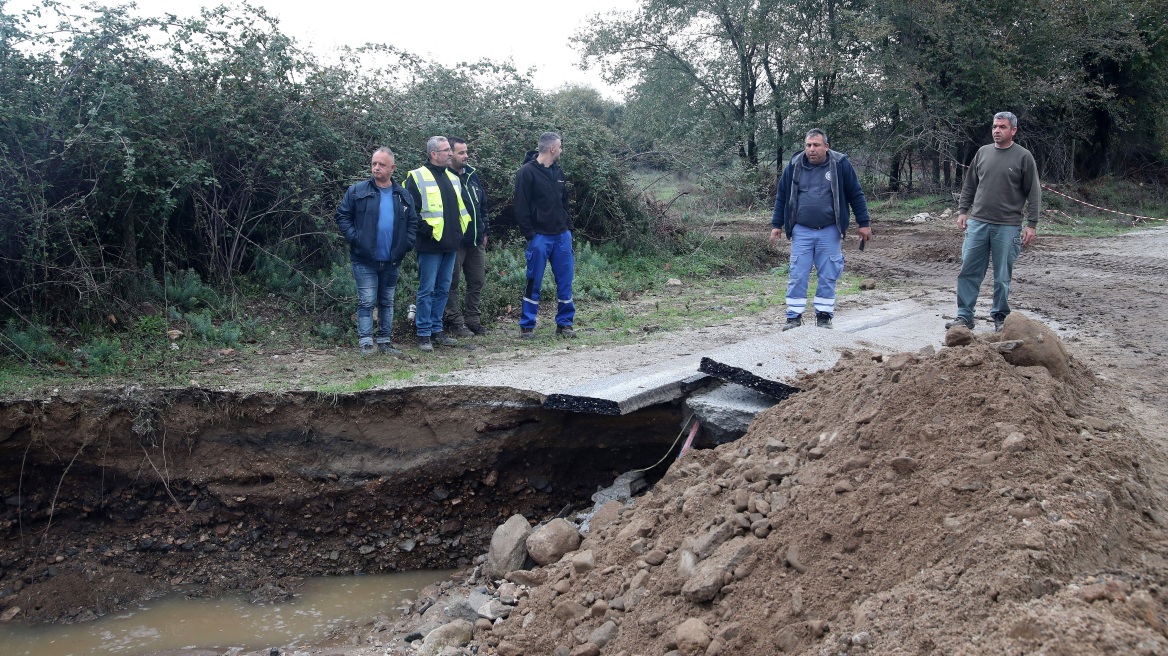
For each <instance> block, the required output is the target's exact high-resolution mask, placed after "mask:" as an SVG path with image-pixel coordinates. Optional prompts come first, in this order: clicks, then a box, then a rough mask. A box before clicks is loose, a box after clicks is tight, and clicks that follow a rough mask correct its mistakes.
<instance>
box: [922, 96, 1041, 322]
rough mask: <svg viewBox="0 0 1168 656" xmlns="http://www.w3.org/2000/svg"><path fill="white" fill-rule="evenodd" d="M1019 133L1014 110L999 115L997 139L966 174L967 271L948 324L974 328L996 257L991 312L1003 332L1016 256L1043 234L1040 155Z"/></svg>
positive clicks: (960, 212) (960, 220)
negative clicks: (1032, 151) (1020, 141)
mask: <svg viewBox="0 0 1168 656" xmlns="http://www.w3.org/2000/svg"><path fill="white" fill-rule="evenodd" d="M1017 132H1018V117H1017V116H1014V115H1013V114H1012V113H1010V112H998V113H997V114H994V125H993V138H994V143H992V144H987V145H985V146H982V147H981V148H980V149H978V151H977V154H976V155H974V157H973V162H972V163H970V165H969V172H968V173H966V175H965V184H964V185H963V186H962V187H961V199H960V200H959V201H958V204H957V227H958V228H961V229H962V230H964V231H965V242H964V243H963V244H962V246H961V273H960V274H959V275H958V276H957V319H956V320H954V321H950V322H949V323H947V324H945V327H946V328H952V327H953V326H955V325H962V326H965V327H966V328H969V329H970V330H973V308H974V306H975V305H976V304H977V292H978V290H979V289H981V282H982V280H984V279H985V274H986V266H987V265H988V264H989V263H990V262H993V265H994V304H993V306H991V308H990V316H991V318H992V319H993V320H994V331H995V332H1000V331H1001V330H1002V323H1003V322H1005V320H1006V315H1008V314H1010V304H1009V302H1008V301H1007V297H1008V296H1009V295H1010V280H1011V278H1012V277H1013V271H1014V260H1016V259H1017V258H1018V255H1019V254H1020V253H1021V252H1022V248H1023V247H1024V246H1029V245H1030V244H1031V243H1033V242H1034V240H1035V239H1036V238H1037V237H1038V232H1037V230H1036V226H1037V225H1038V213H1039V211H1040V210H1041V209H1042V185H1041V184H1040V183H1039V181H1038V166H1037V165H1036V164H1035V163H1034V156H1033V155H1031V154H1030V151H1029V150H1026V149H1025V148H1023V147H1022V146H1019V145H1018V144H1016V143H1014V135H1015V134H1017ZM1023 211H1025V218H1026V226H1025V227H1023V226H1022V218H1023Z"/></svg>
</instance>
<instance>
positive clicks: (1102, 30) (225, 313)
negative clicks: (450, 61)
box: [0, 0, 1168, 393]
mask: <svg viewBox="0 0 1168 656" xmlns="http://www.w3.org/2000/svg"><path fill="white" fill-rule="evenodd" d="M831 7H832V8H833V10H832V11H827V6H826V5H824V4H823V3H821V2H818V0H810V1H808V2H804V1H802V0H782V1H771V2H758V1H757V0H751V1H749V2H747V1H732V2H728V3H721V4H710V3H701V2H695V1H693V0H662V1H660V2H657V1H654V2H648V1H647V0H644V1H642V2H640V3H639V7H638V9H637V10H636V11H635V12H633V13H631V14H630V15H628V16H625V17H619V16H616V15H614V16H609V17H605V18H603V19H598V20H596V21H592V22H591V23H590V26H589V27H587V28H585V29H584V30H583V31H582V32H580V33H579V34H578V35H577V36H576V40H577V43H578V44H579V45H580V47H581V49H582V53H583V55H584V57H585V60H586V61H588V62H592V63H594V64H597V65H599V66H601V68H602V69H603V70H604V72H605V73H606V74H607V75H608V76H609V77H610V78H611V79H613V80H636V82H635V84H634V86H633V87H632V91H631V93H630V94H629V95H628V97H627V98H625V99H624V100H623V101H621V102H618V101H613V100H609V99H606V98H604V97H602V96H601V95H600V94H599V93H598V92H596V91H595V90H592V89H587V88H578V87H569V88H563V89H560V90H557V91H555V92H550V93H549V92H545V91H541V90H539V89H537V88H535V87H534V85H533V84H532V82H531V79H530V78H529V77H528V76H527V75H526V74H524V73H522V72H519V71H517V70H515V69H514V68H513V67H511V66H510V65H506V64H498V63H494V62H489V61H480V62H477V63H474V64H468V65H462V66H459V67H457V68H448V67H444V66H440V65H437V64H434V63H431V62H427V61H426V60H424V59H421V58H419V57H417V56H414V55H412V54H410V53H406V52H401V51H399V50H396V49H394V48H393V47H391V46H385V45H370V46H365V47H362V48H357V49H353V50H350V51H347V52H346V53H345V54H344V56H343V57H342V58H341V61H340V63H338V64H325V63H322V62H320V61H318V60H317V59H316V58H315V57H314V56H312V55H311V54H310V53H308V52H306V51H303V50H301V49H300V48H299V46H298V45H297V44H296V43H295V41H293V40H292V39H290V38H288V37H287V36H285V35H283V34H282V33H281V32H280V31H279V30H278V29H277V26H276V24H275V21H273V20H272V19H270V18H269V17H268V16H267V15H266V14H265V13H264V12H263V10H261V9H258V8H255V7H250V6H247V5H243V6H241V7H238V8H223V7H220V8H215V9H206V10H204V11H203V12H202V14H201V15H200V16H199V17H198V18H197V19H189V20H188V19H177V18H172V17H165V18H146V19H140V18H136V17H134V16H133V15H132V13H131V12H130V11H129V10H128V9H127V8H125V7H99V6H93V7H89V8H86V9H83V10H78V11H77V12H76V13H75V15H74V14H71V13H70V11H69V10H67V9H64V8H63V7H61V6H60V5H58V4H57V3H55V2H51V1H50V0H41V2H40V5H39V6H37V7H35V8H34V9H32V10H30V11H27V12H22V13H16V12H14V11H13V10H10V9H9V8H8V6H7V5H5V4H4V3H3V2H0V230H3V233H4V234H5V236H6V237H7V238H6V239H5V240H4V242H3V243H2V244H0V259H2V260H3V264H4V266H2V267H0V300H2V301H3V302H2V303H0V326H3V328H2V329H0V391H3V392H7V393H17V392H20V391H25V390H29V389H34V388H45V387H47V388H52V387H54V386H57V385H82V386H83V385H94V386H97V385H111V384H119V383H125V382H129V381H134V382H142V383H146V384H155V385H164V386H174V385H177V386H186V385H199V386H208V387H212V386H223V387H229V388H230V387H240V386H250V387H258V388H267V389H275V390H280V389H287V388H292V387H295V388H300V389H317V390H320V391H321V392H322V393H340V392H342V391H355V390H360V389H369V388H372V387H376V386H380V385H387V384H392V383H394V382H398V381H403V380H413V379H418V378H419V377H420V378H423V379H426V380H434V379H435V377H440V376H441V375H442V374H443V373H444V372H449V371H452V370H454V369H456V368H460V367H463V366H468V365H471V366H473V364H474V360H475V358H477V357H478V356H480V355H490V354H491V353H493V352H495V351H498V350H502V349H514V348H515V347H516V346H517V345H518V344H519V341H518V338H517V337H516V336H514V335H511V336H508V335H507V333H509V332H511V331H513V328H512V326H513V325H514V323H513V322H514V320H515V318H516V317H517V314H518V309H519V305H520V299H521V297H522V294H523V289H524V285H525V271H524V269H525V267H524V252H523V249H524V244H523V243H522V242H523V240H522V239H520V238H519V237H518V236H517V235H516V233H515V230H514V220H513V216H512V211H513V208H512V207H511V198H510V194H511V190H512V187H511V176H512V173H513V172H514V170H515V168H516V167H517V166H518V165H519V163H520V162H521V161H522V159H523V156H524V152H525V151H526V150H527V149H528V148H530V147H532V145H533V144H534V141H535V139H536V137H537V136H538V135H539V134H540V133H541V132H543V131H545V130H549V129H550V130H557V131H559V132H561V133H563V135H564V140H565V146H566V147H567V152H568V155H567V156H566V157H565V158H564V160H563V162H562V163H563V165H564V167H565V169H566V172H567V176H568V179H569V181H570V194H571V214H572V216H573V220H574V222H575V233H574V236H575V239H576V255H577V267H576V279H575V290H574V294H575V297H576V299H577V302H578V306H579V309H580V310H579V315H578V328H580V329H581V331H580V332H581V337H580V339H579V340H578V341H577V342H575V343H576V344H578V345H583V346H587V345H593V344H602V343H607V342H618V343H619V342H622V341H628V340H630V339H632V336H636V335H643V334H645V333H652V332H656V331H658V330H673V329H678V328H681V327H688V326H704V325H714V324H717V323H722V322H726V321H729V320H730V319H731V318H736V317H744V316H751V315H758V314H768V313H773V312H776V311H777V310H778V308H779V307H780V306H781V305H782V302H783V287H784V285H785V276H786V263H785V262H783V261H780V258H779V257H778V250H776V249H775V248H774V247H773V246H771V245H770V244H769V242H768V239H767V233H768V230H769V221H768V219H769V216H770V212H771V203H773V198H774V193H775V189H774V185H775V183H776V180H775V178H776V173H777V172H778V168H779V166H781V165H782V164H783V163H784V162H785V161H786V159H787V158H788V157H789V156H790V155H791V153H792V152H794V151H795V150H796V149H798V148H799V147H800V143H801V136H802V134H803V131H804V130H805V129H806V128H807V127H810V126H811V125H821V126H823V127H825V128H826V129H828V131H829V133H830V134H831V135H832V136H833V138H832V145H833V146H836V147H837V148H838V149H840V150H843V151H846V152H849V153H851V156H852V159H853V161H854V162H855V163H856V165H857V169H858V171H859V173H860V175H861V179H862V182H863V184H864V186H865V189H866V191H867V193H868V198H869V202H870V207H871V209H872V212H873V214H874V215H876V216H877V217H878V218H880V219H883V220H902V219H907V218H908V217H911V216H912V215H913V214H917V213H919V212H924V211H927V212H931V213H934V214H937V213H940V212H941V211H942V210H944V209H945V208H947V207H948V208H952V206H953V193H954V191H955V190H956V189H957V188H958V187H959V185H960V176H961V168H960V166H958V165H955V163H959V162H962V161H966V160H968V159H969V157H970V156H971V155H972V152H973V150H974V149H975V148H976V147H977V146H978V145H979V144H980V143H982V142H984V141H985V138H986V134H987V132H988V130H987V125H988V123H989V116H990V115H991V114H992V113H993V112H994V111H997V110H1000V109H1009V110H1012V111H1015V112H1016V113H1018V114H1019V115H1020V116H1022V121H1023V124H1022V125H1023V128H1022V131H1021V132H1020V133H1019V135H1020V141H1021V143H1022V144H1023V145H1025V146H1027V147H1028V148H1031V150H1033V151H1034V152H1035V154H1036V156H1037V157H1038V159H1039V163H1040V167H1041V170H1042V175H1043V178H1044V180H1045V181H1047V182H1048V183H1050V181H1054V182H1055V184H1054V188H1055V189H1057V190H1059V191H1062V192H1064V193H1067V194H1068V195H1070V196H1072V197H1074V198H1078V199H1082V200H1085V201H1087V202H1089V203H1093V204H1096V205H1101V206H1103V207H1108V208H1113V209H1117V210H1120V211H1124V212H1130V213H1133V214H1141V215H1148V216H1153V217H1158V218H1168V193H1166V192H1165V187H1164V180H1165V179H1168V176H1166V168H1165V158H1166V153H1168V114H1166V113H1165V112H1166V111H1168V110H1166V109H1165V108H1168V102H1164V101H1165V100H1168V98H1166V97H1165V94H1166V93H1168V91H1166V90H1168V77H1166V75H1168V45H1166V44H1168V39H1166V38H1165V37H1166V36H1168V33H1166V32H1165V30H1166V29H1168V27H1165V26H1168V20H1166V19H1168V15H1166V14H1165V5H1164V4H1163V3H1153V2H1145V1H1143V0H1134V1H1124V2H1120V3H1119V4H1115V3H1113V4H1112V5H1109V6H1108V7H1105V8H1102V9H1099V8H1093V9H1091V10H1090V11H1089V10H1087V9H1084V7H1085V5H1083V6H1080V4H1075V3H1065V2H1057V1H1056V0H1040V1H1039V2H1038V3H1037V4H1034V5H1027V6H1025V7H1021V6H1018V5H1016V4H1003V3H997V4H995V3H990V4H988V5H987V4H985V3H981V4H978V5H969V6H966V5H957V4H953V3H948V4H946V3H924V4H922V3H919V2H912V1H908V2H892V3H885V4H882V5H876V4H872V3H864V2H860V3H852V4H850V5H848V6H847V8H846V10H841V11H835V10H834V8H837V7H836V6H835V5H832V6H831ZM1085 12H1086V13H1085ZM1006 24H1009V25H1012V26H1014V28H1015V30H1016V33H1015V34H1014V35H1013V36H1012V38H1011V39H1007V40H1006V41H1003V40H1002V39H1000V38H998V37H999V36H1000V35H999V34H998V33H997V30H998V29H1000V26H1001V25H1006ZM792 43H816V44H819V45H820V46H821V47H819V48H816V49H815V52H816V53H819V54H821V55H823V56H822V57H818V58H815V59H811V58H808V57H806V56H805V54H799V53H798V52H793V51H792V50H791V48H790V47H789V44H792ZM987 44H994V47H993V48H989V47H988V45H987ZM952 52H961V53H966V54H965V55H962V56H961V57H955V56H954V55H952ZM966 55H968V56H966ZM958 60H959V61H958ZM1050 80H1058V81H1059V84H1058V85H1052V84H1051V83H1050V82H1049V81H1050ZM452 97H455V98H458V99H459V102H457V103H453V104H452V103H450V102H449V98H452ZM433 134H458V135H462V136H465V137H467V138H468V140H469V142H470V144H471V147H472V153H473V157H474V163H475V165H476V166H477V167H478V168H479V170H480V172H481V175H482V177H483V181H484V184H485V187H486V190H487V194H488V197H489V198H488V200H489V204H490V206H491V207H492V215H491V223H492V225H493V226H494V228H493V230H492V235H491V248H490V249H489V252H488V258H487V285H486V288H485V290H484V296H483V307H482V309H483V313H484V317H485V318H486V319H487V323H488V324H491V325H492V326H494V327H495V328H496V329H498V332H501V333H503V334H502V335H501V336H500V338H499V339H493V340H492V341H489V342H481V343H479V345H480V346H481V347H482V348H481V349H480V350H479V351H466V350H461V349H455V350H442V349H440V350H439V352H437V353H435V354H433V355H432V356H425V357H426V358H427V359H426V360H422V359H420V356H419V354H418V353H417V352H416V351H414V350H412V348H411V347H412V345H413V332H412V330H411V327H410V326H409V325H408V321H407V319H406V313H407V308H408V306H409V304H410V303H411V302H412V301H413V292H414V289H416V285H417V266H416V260H415V259H413V258H412V257H409V258H407V259H406V261H405V263H404V264H403V266H402V269H401V276H400V279H399V283H398V293H397V301H398V302H397V305H396V308H395V315H394V334H395V337H396V339H397V340H398V341H399V342H400V343H401V345H403V346H404V348H405V350H406V355H405V356H404V357H403V358H391V359H386V358H362V357H360V356H359V355H358V354H357V353H356V350H355V349H354V348H353V345H354V344H355V342H356V336H355V325H354V324H355V322H354V318H353V313H354V302H355V301H354V299H355V296H356V289H355V285H354V282H353V278H352V274H351V271H350V268H349V257H348V249H347V245H346V244H345V243H344V240H343V238H342V237H341V236H340V235H339V234H338V232H337V230H336V227H335V225H334V222H333V213H334V210H335V207H336V204H337V202H338V200H339V198H340V197H341V194H342V193H343V191H344V189H345V188H346V186H347V185H349V184H351V183H353V182H355V181H357V180H361V179H363V178H365V176H366V175H367V170H368V160H369V153H370V152H371V151H372V150H373V148H375V147H376V146H379V145H388V146H390V147H391V148H393V149H394V150H395V152H396V153H397V165H398V170H399V178H400V177H401V176H400V174H401V173H404V172H405V171H407V170H409V169H411V168H414V167H416V166H418V165H420V164H421V160H420V158H419V151H420V148H419V146H420V145H421V144H422V143H424V141H425V139H426V138H427V137H428V136H430V135H433ZM1088 135H1090V136H1088ZM1072 180H1079V181H1078V182H1068V181H1072ZM1045 205H1046V207H1047V208H1049V209H1051V210H1055V211H1054V212H1048V213H1045V214H1044V215H1043V227H1042V232H1043V233H1044V234H1066V235H1098V234H1113V233H1115V232H1121V231H1124V230H1129V229H1131V226H1132V222H1131V220H1130V219H1129V218H1125V217H1118V216H1116V215H1113V214H1109V213H1105V212H1098V211H1096V210H1093V209H1090V208H1088V207H1086V206H1083V205H1080V204H1078V203H1075V202H1073V201H1071V200H1068V199H1064V198H1061V197H1059V196H1057V195H1055V194H1050V193H1048V194H1045ZM857 285H858V280H856V279H855V278H854V277H853V276H851V275H850V274H845V277H844V279H843V280H841V281H840V287H839V289H840V291H841V293H845V294H846V293H852V292H854V291H855V289H856V287H857ZM544 290H545V298H548V297H550V296H552V295H554V291H553V290H554V282H553V279H552V276H551V274H550V271H549V272H548V274H547V276H546V278H545V280H544ZM552 306H554V304H545V310H549V311H550V310H552ZM550 323H551V321H550V316H549V317H546V318H545V321H544V324H545V325H550ZM544 332H547V331H544ZM541 337H543V335H541ZM553 344H555V345H556V346H557V347H563V346H562V344H559V343H557V342H555V341H552V340H549V339H537V340H536V341H535V342H534V343H527V344H525V345H524V348H545V347H550V346H551V345H553ZM319 361H327V362H328V364H327V365H320V364H319Z"/></svg>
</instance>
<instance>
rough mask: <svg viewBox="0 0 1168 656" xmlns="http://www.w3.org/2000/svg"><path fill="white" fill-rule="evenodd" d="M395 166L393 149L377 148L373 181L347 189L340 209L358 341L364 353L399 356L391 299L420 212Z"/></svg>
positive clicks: (338, 207) (410, 245)
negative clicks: (354, 294)
mask: <svg viewBox="0 0 1168 656" xmlns="http://www.w3.org/2000/svg"><path fill="white" fill-rule="evenodd" d="M395 168H397V165H396V164H395V163H394V157H393V151H391V150H390V149H389V148H386V147H385V146H382V147H381V148H378V149H377V150H375V151H374V152H373V158H372V162H371V163H370V169H371V170H372V173H373V177H371V178H370V179H368V180H365V181H363V182H358V183H357V184H355V185H353V186H351V187H349V189H348V190H347V191H345V195H344V197H343V198H341V204H340V205H339V206H337V214H336V220H337V227H338V228H340V229H341V234H343V235H344V236H345V241H347V242H349V259H350V260H351V261H352V263H353V279H354V280H356V282H357V343H358V344H359V345H360V347H361V354H362V355H372V354H374V353H376V352H378V351H380V352H381V353H387V354H392V355H400V354H401V351H399V350H397V349H395V348H394V347H393V344H392V339H391V337H392V335H393V297H394V291H395V290H396V288H397V274H398V269H399V268H400V267H401V263H402V259H403V258H404V257H405V256H406V253H408V252H410V249H412V248H413V247H414V236H415V235H416V234H417V231H418V213H417V211H416V210H415V209H414V204H413V200H412V199H411V198H410V196H409V194H407V193H406V192H405V189H403V188H402V186H401V185H399V184H398V183H396V182H394V180H393V171H394V169H395ZM374 305H376V306H377V334H376V336H375V335H374V333H373V307H374ZM375 341H376V346H374V342H375Z"/></svg>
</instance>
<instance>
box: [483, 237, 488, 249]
mask: <svg viewBox="0 0 1168 656" xmlns="http://www.w3.org/2000/svg"><path fill="white" fill-rule="evenodd" d="M486 247H487V236H486V235H483V248H486Z"/></svg>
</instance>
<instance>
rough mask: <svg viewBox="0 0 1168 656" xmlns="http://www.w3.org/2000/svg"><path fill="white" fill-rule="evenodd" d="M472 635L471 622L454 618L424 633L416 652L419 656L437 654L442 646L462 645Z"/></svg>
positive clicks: (435, 655) (433, 655) (472, 626)
mask: <svg viewBox="0 0 1168 656" xmlns="http://www.w3.org/2000/svg"><path fill="white" fill-rule="evenodd" d="M473 637H474V625H473V624H471V623H470V622H467V621H466V620H454V621H453V622H451V623H449V624H444V625H442V626H440V627H438V628H436V629H434V630H433V631H431V632H430V633H428V634H426V637H425V639H423V640H422V648H421V649H419V650H418V654H419V656H437V654H438V652H440V651H442V649H443V648H444V647H462V646H463V645H465V644H466V643H468V642H470V639H471V638H473Z"/></svg>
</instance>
